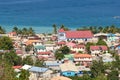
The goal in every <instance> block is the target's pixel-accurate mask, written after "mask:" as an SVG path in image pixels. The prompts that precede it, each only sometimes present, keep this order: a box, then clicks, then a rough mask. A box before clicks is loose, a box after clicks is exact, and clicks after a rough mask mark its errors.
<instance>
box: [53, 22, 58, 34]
mask: <svg viewBox="0 0 120 80" xmlns="http://www.w3.org/2000/svg"><path fill="white" fill-rule="evenodd" d="M53 28H54V31H53V32H54V34H57V26H56V24H53Z"/></svg>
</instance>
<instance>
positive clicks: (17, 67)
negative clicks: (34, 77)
mask: <svg viewBox="0 0 120 80" xmlns="http://www.w3.org/2000/svg"><path fill="white" fill-rule="evenodd" d="M21 67H22V66H13V67H12V68H13V69H20V68H21Z"/></svg>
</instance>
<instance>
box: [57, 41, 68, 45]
mask: <svg viewBox="0 0 120 80" xmlns="http://www.w3.org/2000/svg"><path fill="white" fill-rule="evenodd" d="M57 44H58V45H65V44H66V42H65V41H60V42H58V43H57Z"/></svg>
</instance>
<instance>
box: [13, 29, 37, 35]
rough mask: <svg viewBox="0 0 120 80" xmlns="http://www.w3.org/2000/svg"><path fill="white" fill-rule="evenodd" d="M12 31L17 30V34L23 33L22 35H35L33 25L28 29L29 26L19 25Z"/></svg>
mask: <svg viewBox="0 0 120 80" xmlns="http://www.w3.org/2000/svg"><path fill="white" fill-rule="evenodd" d="M12 31H13V32H16V33H17V35H22V36H26V35H28V36H32V35H35V32H34V30H33V29H32V27H30V28H28V29H27V28H23V29H18V28H17V27H14V28H13V30H12Z"/></svg>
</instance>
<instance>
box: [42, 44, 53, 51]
mask: <svg viewBox="0 0 120 80" xmlns="http://www.w3.org/2000/svg"><path fill="white" fill-rule="evenodd" d="M44 45H45V47H46V50H47V51H53V50H55V44H44Z"/></svg>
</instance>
